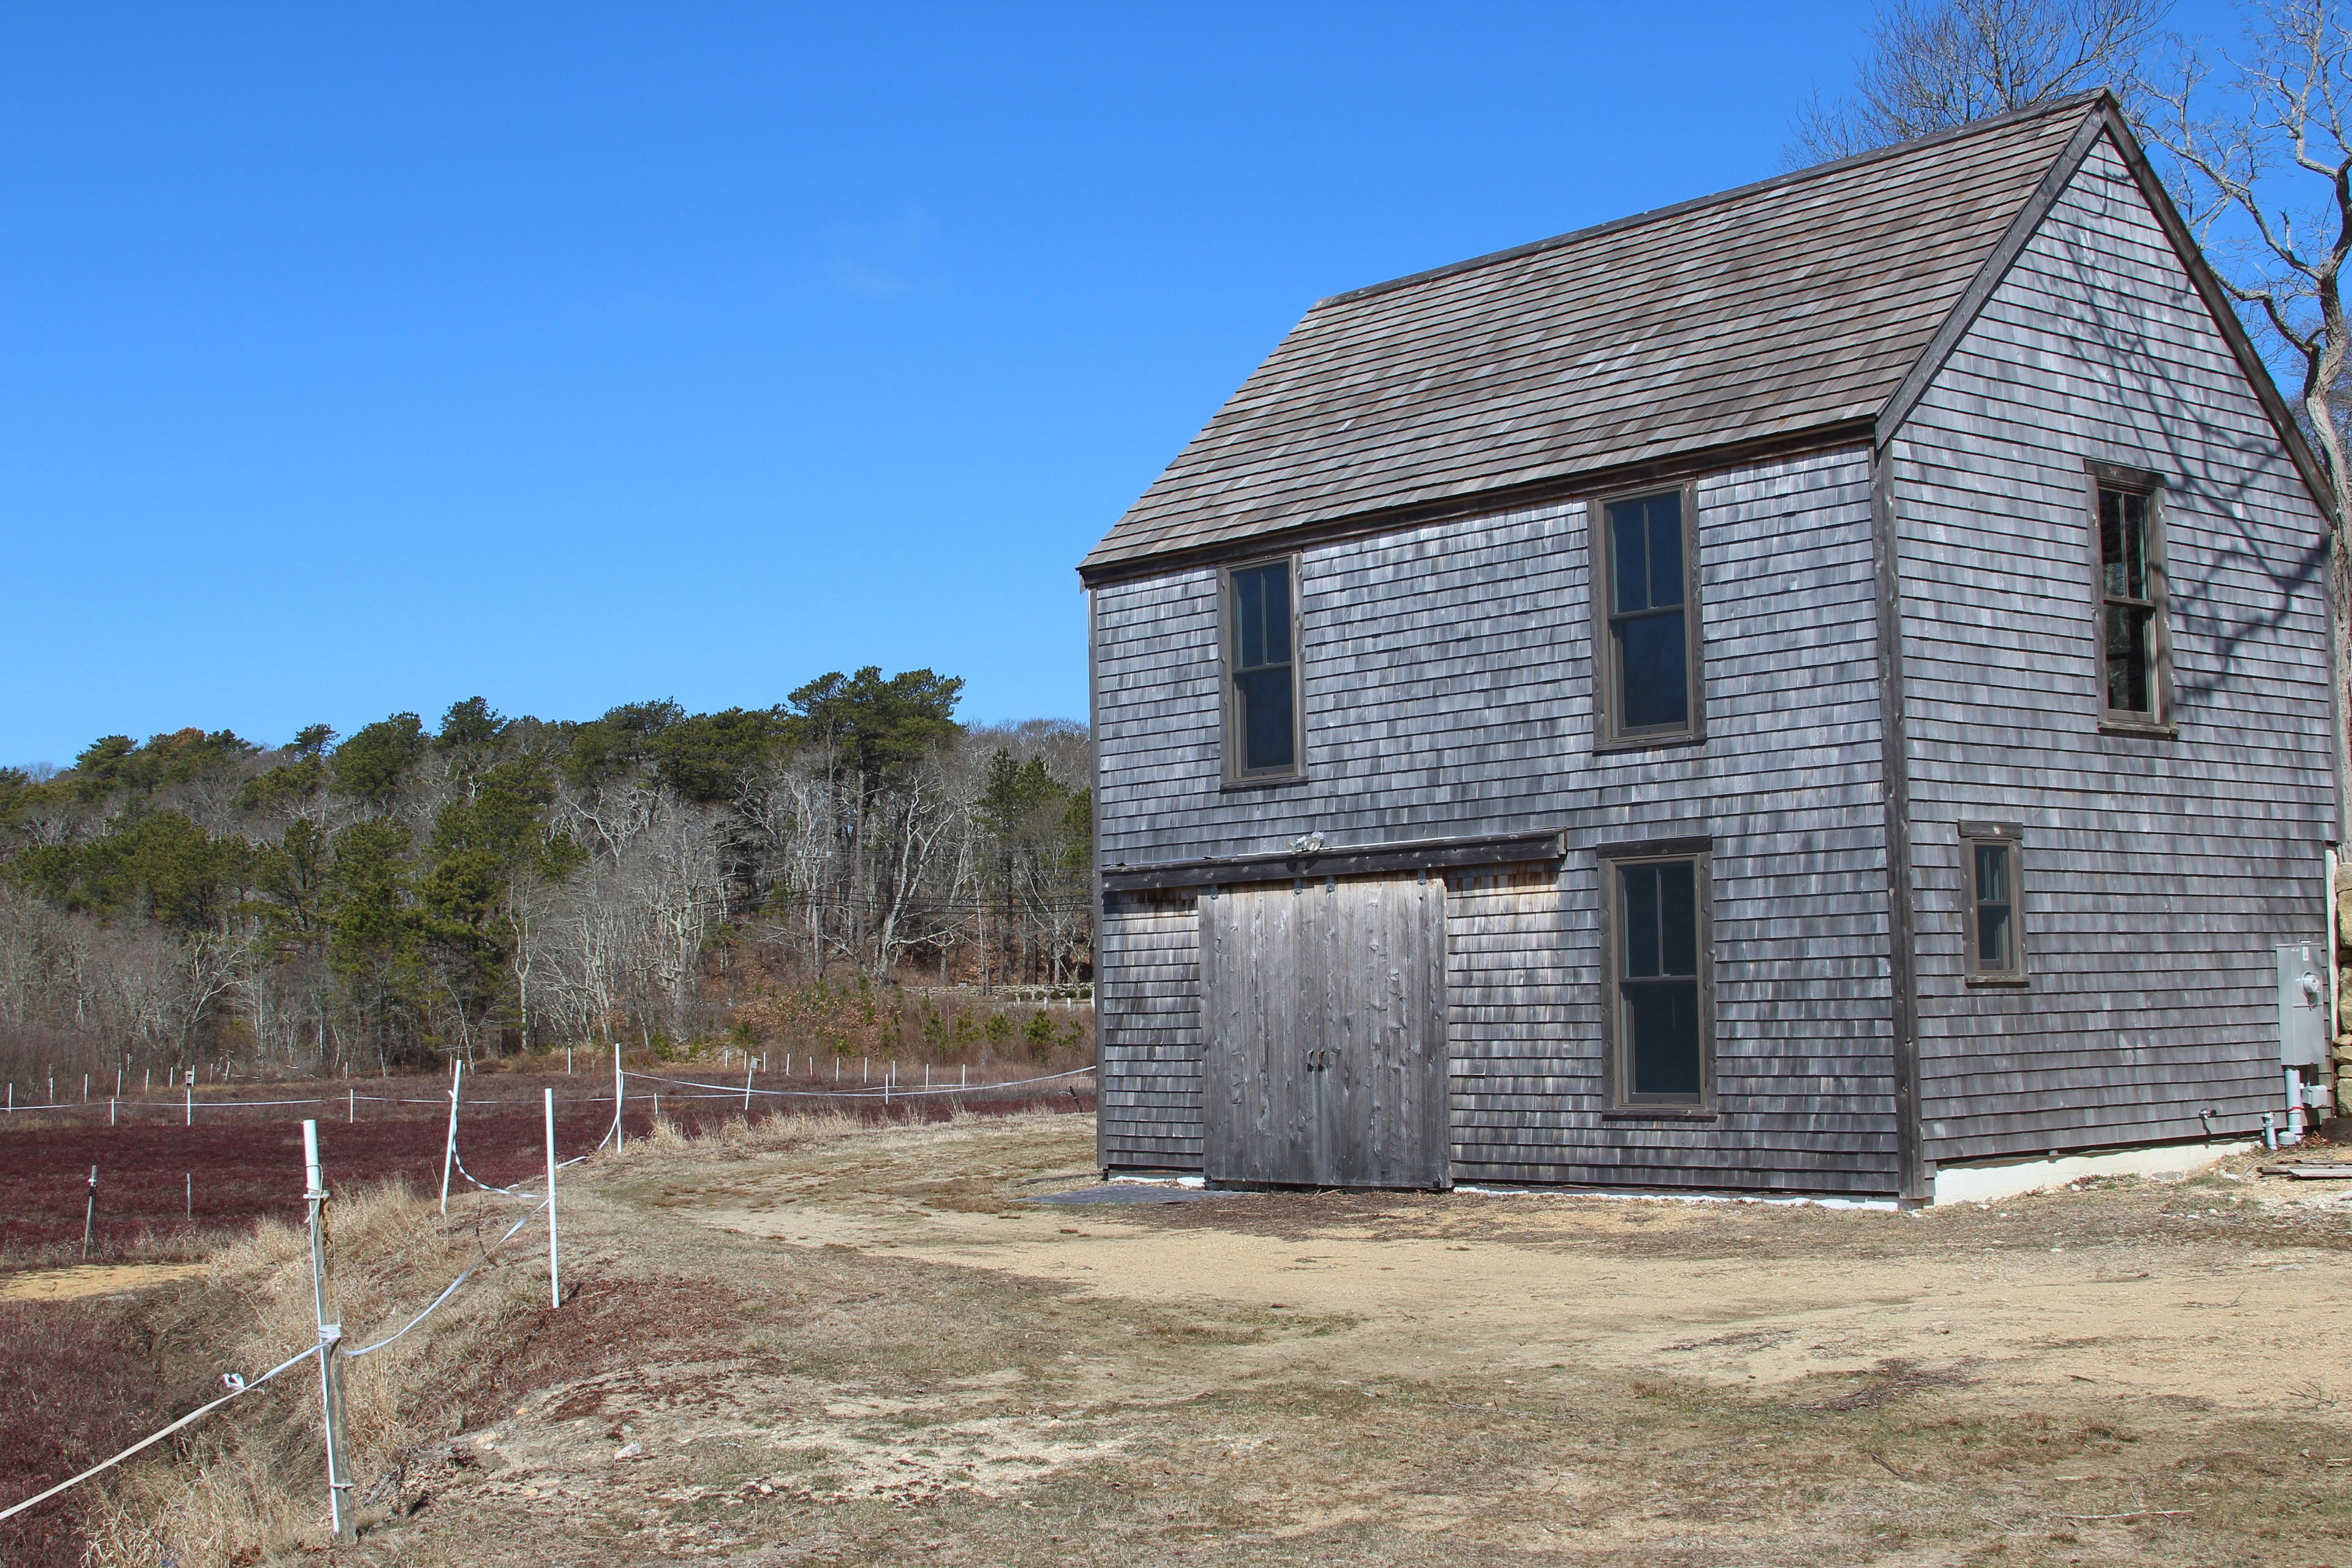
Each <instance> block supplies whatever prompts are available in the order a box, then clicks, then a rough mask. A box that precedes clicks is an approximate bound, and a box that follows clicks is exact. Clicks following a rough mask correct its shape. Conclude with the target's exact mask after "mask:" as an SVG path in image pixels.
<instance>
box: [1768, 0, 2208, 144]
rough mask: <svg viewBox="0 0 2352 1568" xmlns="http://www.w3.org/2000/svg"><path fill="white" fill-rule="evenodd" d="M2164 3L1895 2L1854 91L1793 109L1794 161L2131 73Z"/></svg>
mask: <svg viewBox="0 0 2352 1568" xmlns="http://www.w3.org/2000/svg"><path fill="white" fill-rule="evenodd" d="M2164 9H2165V6H2164V4H2163V0H1896V3H1895V4H1894V5H1889V6H1887V7H1885V9H1883V10H1881V11H1880V12H1879V13H1878V16H1877V18H1876V20H1875V21H1874V23H1873V24H1872V26H1871V31H1870V38H1871V52H1870V54H1869V56H1868V57H1867V58H1864V60H1863V61H1862V62H1861V63H1860V65H1859V66H1858V68H1857V69H1856V71H1855V80H1854V89H1853V92H1852V93H1851V94H1849V95H1847V96H1845V97H1843V98H1838V99H1833V100H1826V101H1824V100H1822V98H1820V97H1819V96H1818V95H1816V96H1815V98H1814V99H1813V100H1812V101H1811V103H1809V104H1808V105H1807V106H1806V107H1805V108H1804V109H1803V110H1801V111H1800V112H1799V114H1798V116H1797V126H1796V131H1795V133H1794V135H1793V137H1792V139H1791V140H1790V144H1789V147H1788V149H1787V153H1786V158H1787V161H1788V163H1790V165H1791V166H1792V167H1793V166H1798V165H1801V164H1806V163H1824V162H1827V161H1828V160H1830V159H1832V158H1847V157H1852V156H1853V154H1855V153H1867V152H1869V151H1870V150H1871V149H1873V148H1874V147H1884V146H1887V145H1890V144H1892V143H1894V142H1907V141H1909V140H1910V139H1911V138H1913V137H1915V136H1927V135H1930V134H1932V133H1934V132H1938V131H1949V130H1951V129H1953V128H1954V127H1956V126H1960V125H1965V124H1967V123H1968V122H1969V121H1972V120H1982V119H1985V118H1987V117H1989V116H1990V115H1995V114H2000V113H2002V112H2004V111H2005V110H2012V109H2024V108H2027V107H2029V106H2030V105H2032V104H2036V103H2042V102H2046V101H2048V100H2051V99H2053V98H2063V97H2065V96H2066V95H2067V94H2069V93H2074V92H2087V91H2089V90H2091V89H2095V88H2098V87H2104V86H2110V85H2116V84H2121V83H2125V82H2128V81H2130V80H2132V79H2135V78H2136V77H2137V74H2138V72H2139V67H2140V61H2141V58H2142V57H2143V56H2144V55H2145V53H2146V52H2147V49H2148V47H2149V46H2150V45H2151V44H2152V43H2154V42H2155V40H2156V37H2157V29H2158V25H2159V24H2160V23H2161V21H2162V20H2163V15H2164Z"/></svg>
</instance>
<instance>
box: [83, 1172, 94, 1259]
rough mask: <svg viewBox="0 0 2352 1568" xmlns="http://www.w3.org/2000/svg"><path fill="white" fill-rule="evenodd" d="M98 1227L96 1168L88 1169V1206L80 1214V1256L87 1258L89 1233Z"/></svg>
mask: <svg viewBox="0 0 2352 1568" xmlns="http://www.w3.org/2000/svg"><path fill="white" fill-rule="evenodd" d="M97 1227H98V1167H97V1166H96V1165H92V1166H91V1167H90V1168H89V1207H88V1208H86V1209H84V1210H82V1214H81V1255H82V1257H83V1258H85V1259H87V1258H89V1238H90V1233H91V1232H92V1231H94V1230H95V1229H97Z"/></svg>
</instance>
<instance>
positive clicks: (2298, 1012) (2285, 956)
mask: <svg viewBox="0 0 2352 1568" xmlns="http://www.w3.org/2000/svg"><path fill="white" fill-rule="evenodd" d="M2322 947H2323V944H2322V943H2319V942H2290V943H2287V944H2286V945H2284V946H2283V947H2281V948H2280V949H2279V950H2278V1002H2279V1065H2280V1066H2281V1067H2290V1068H2315V1067H2324V1066H2326V1062H2327V959H2326V955H2325V954H2324V952H2322V951H2321V950H2322Z"/></svg>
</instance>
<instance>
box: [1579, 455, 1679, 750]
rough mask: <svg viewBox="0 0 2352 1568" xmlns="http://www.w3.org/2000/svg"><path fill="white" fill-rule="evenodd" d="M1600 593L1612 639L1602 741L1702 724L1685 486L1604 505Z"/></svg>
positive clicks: (1674, 733) (1606, 656) (1643, 737)
mask: <svg viewBox="0 0 2352 1568" xmlns="http://www.w3.org/2000/svg"><path fill="white" fill-rule="evenodd" d="M1599 510H1600V511H1601V526H1600V527H1599V528H1598V529H1597V530H1595V532H1596V534H1597V535H1598V537H1599V541H1600V550H1599V552H1598V553H1599V555H1600V556H1601V560H1600V561H1599V562H1597V563H1596V564H1597V565H1599V567H1600V568H1601V570H1600V571H1599V573H1598V574H1596V576H1597V582H1598V584H1599V585H1598V587H1597V588H1596V590H1595V592H1596V595H1597V596H1598V597H1599V598H1600V599H1601V616H1600V617H1599V618H1600V622H1601V626H1600V627H1599V628H1598V629H1599V631H1600V633H1601V637H1602V638H1603V640H1604V641H1605V644H1606V647H1605V649H1604V651H1603V656H1602V657H1603V660H1604V661H1605V662H1604V663H1603V666H1602V668H1603V670H1604V673H1603V674H1602V677H1601V680H1602V683H1603V687H1604V689H1602V690H1601V691H1600V692H1599V693H1597V694H1596V695H1597V696H1598V697H1599V699H1600V701H1599V708H1600V710H1601V715H1602V726H1603V728H1602V731H1601V741H1602V742H1603V743H1604V744H1612V743H1623V742H1634V743H1638V742H1643V741H1651V740H1672V739H1677V738H1681V737H1684V736H1687V735H1691V734H1694V733H1696V731H1697V710H1698V693H1697V691H1696V686H1695V683H1694V681H1693V679H1692V677H1693V668H1692V666H1693V663H1694V658H1695V649H1696V641H1697V639H1696V637H1694V636H1693V635H1692V634H1693V631H1694V629H1695V623H1694V620H1693V616H1692V610H1693V605H1692V604H1691V591H1692V583H1693V575H1694V574H1693V573H1692V570H1691V568H1692V565H1693V563H1692V560H1691V555H1692V551H1693V545H1694V541H1693V539H1692V538H1691V532H1690V521H1691V520H1690V516H1689V500H1688V497H1687V495H1686V494H1685V491H1683V490H1680V489H1674V490H1662V491H1660V492H1658V493H1656V494H1654V495H1645V496H1630V497H1626V498H1623V499H1622V500H1612V501H1609V502H1606V503H1605V504H1603V505H1602V506H1601V508H1600V509H1599Z"/></svg>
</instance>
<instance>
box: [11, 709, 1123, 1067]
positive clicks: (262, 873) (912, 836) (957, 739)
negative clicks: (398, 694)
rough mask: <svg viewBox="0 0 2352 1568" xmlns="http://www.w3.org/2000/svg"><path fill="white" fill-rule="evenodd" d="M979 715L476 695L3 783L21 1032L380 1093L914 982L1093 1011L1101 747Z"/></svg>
mask: <svg viewBox="0 0 2352 1568" xmlns="http://www.w3.org/2000/svg"><path fill="white" fill-rule="evenodd" d="M961 686H962V682H961V681H960V680H958V679H953V678H951V677H945V676H940V675H936V674H934V673H932V672H931V671H929V670H912V671H908V672H907V673H905V674H901V675H897V676H893V677H889V678H887V679H886V678H885V677H884V676H883V675H882V674H881V672H880V671H879V670H878V669H875V668H866V669H861V670H858V671H857V672H856V674H854V675H842V674H838V673H836V674H831V675H827V676H824V677H823V678H822V679H817V680H814V681H812V682H810V683H809V684H808V685H806V686H803V687H802V688H801V689H799V690H797V691H795V692H793V694H792V696H791V697H790V698H789V699H788V700H786V701H784V702H782V703H781V704H779V705H777V706H775V707H773V708H767V709H758V710H748V709H730V710H726V711H723V712H716V713H688V712H687V711H685V710H683V709H681V708H680V707H679V706H678V705H677V704H676V703H674V702H642V703H633V704H630V705H628V706H625V707H621V708H615V709H614V710H612V711H610V712H608V713H606V714H604V717H602V718H600V719H596V720H593V721H586V722H570V721H543V720H539V719H531V718H520V719H509V718H506V717H504V716H502V715H500V714H499V713H497V712H495V711H493V710H491V708H490V706H489V705H488V703H487V702H486V701H484V700H482V699H480V698H473V699H469V700H467V701H463V702H459V703H457V704H456V705H455V706H453V707H451V708H450V709H449V710H448V711H447V712H446V713H445V714H444V715H442V717H441V720H440V723H439V725H438V727H437V728H428V727H427V726H426V725H425V722H424V721H422V720H421V719H420V717H419V716H418V715H416V714H414V713H396V714H394V715H393V716H392V717H390V718H387V719H383V720H381V721H377V722H375V723H373V724H370V725H368V726H366V727H365V728H364V729H362V730H360V731H357V732H356V733H354V734H352V735H351V736H349V737H348V738H339V737H338V736H337V735H336V733H335V732H334V731H332V730H331V729H329V728H328V727H327V726H325V725H313V726H311V727H310V728H309V729H306V730H303V731H300V732H299V733H298V734H297V735H296V736H295V737H294V738H293V740H292V741H291V742H289V743H287V744H285V745H283V746H276V747H271V746H263V745H257V744H255V743H253V742H247V741H246V740H244V739H241V738H240V737H238V736H236V735H235V734H233V733H231V732H229V731H201V730H193V729H191V730H182V731H177V732H175V733H172V734H166V735H157V736H155V737H153V738H152V739H150V740H149V741H147V742H145V743H143V744H140V743H135V742H132V741H131V739H130V738H129V737H127V736H121V735H112V736H108V737H106V738H104V739H102V740H100V741H99V742H96V743H95V744H93V745H91V746H90V747H89V749H88V750H87V751H85V752H82V753H81V755H80V756H79V757H78V758H77V759H76V760H75V763H74V765H73V767H72V768H71V769H69V770H67V771H64V772H57V773H49V772H47V770H27V769H0V1031H5V1034H6V1035H7V1037H8V1039H9V1041H11V1042H13V1043H14V1044H15V1046H16V1049H14V1050H12V1051H11V1052H10V1054H11V1055H14V1056H19V1057H22V1056H25V1055H26V1053H30V1054H31V1055H34V1056H37V1055H39V1054H41V1053H42V1052H44V1051H46V1052H47V1053H48V1054H49V1055H51V1056H52V1057H53V1058H54V1057H55V1056H56V1053H57V1050H58V1046H59V1044H60V1043H61V1042H63V1043H69V1044H78V1045H79V1046H81V1047H85V1048H84V1049H82V1050H78V1051H76V1052H75V1053H74V1055H76V1056H79V1057H80V1058H82V1059H84V1060H85V1061H87V1060H89V1059H90V1058H91V1057H92V1056H93V1055H95V1057H96V1058H97V1059H99V1060H100V1061H101V1062H107V1063H112V1064H117V1065H120V1064H129V1065H130V1066H131V1067H132V1068H152V1069H154V1070H155V1071H156V1072H157V1076H158V1078H159V1079H160V1078H161V1077H162V1076H163V1068H166V1067H178V1068H187V1067H190V1066H192V1065H194V1064H195V1063H197V1062H219V1061H228V1062H235V1063H239V1064H251V1065H252V1066H253V1067H257V1068H262V1069H264V1070H294V1071H301V1070H309V1069H310V1068H314V1067H318V1068H326V1069H328V1070H332V1069H334V1068H336V1067H337V1066H338V1065H339V1064H340V1065H345V1066H355V1067H357V1066H363V1067H366V1068H370V1069H371V1070H373V1069H374V1068H377V1067H379V1066H390V1067H397V1066H403V1065H415V1064H422V1063H427V1062H435V1061H438V1060H441V1059H444V1058H446V1057H448V1056H450V1055H452V1054H456V1055H463V1056H465V1057H467V1058H470V1059H474V1060H477V1061H479V1060H480V1059H482V1058H485V1057H488V1056H495V1055H497V1054H499V1053H502V1052H510V1051H515V1050H520V1049H532V1048H545V1047H551V1046H554V1045H560V1044H563V1043H567V1042H572V1041H591V1040H605V1039H616V1038H617V1039H622V1040H625V1041H631V1042H634V1043H635V1045H636V1046H638V1047H646V1048H652V1049H656V1050H659V1049H663V1048H666V1047H682V1046H685V1045H688V1044H689V1043H691V1042H695V1041H707V1040H709V1039H711V1038H714V1037H717V1036H718V1035H719V1033H720V1032H722V1031H726V1030H730V1029H731V1030H733V1031H734V1034H735V1037H737V1038H738V1039H740V1040H748V1039H750V1038H752V1037H755V1035H756V1034H757V1032H758V1030H759V1029H760V1028H761V1027H762V1026H763V1025H764V1024H765V1023H767V1022H768V1021H772V1020H775V1019H778V1018H782V1017H789V1016H794V1015H795V1013H796V1011H805V1010H806V1009H805V1008H800V1009H795V1008H794V1007H792V1006H785V1005H780V1004H779V1002H778V998H779V997H780V996H782V995H784V994H788V993H791V994H818V995H824V994H840V995H842V996H844V997H847V996H850V995H852V994H857V995H862V996H865V997H866V998H867V1000H866V1001H865V1002H862V1003H860V1004H859V1008H860V1011H861V1015H862V1016H872V1015H873V1003H872V1001H871V998H872V997H873V996H874V995H875V994H887V993H888V992H890V990H891V988H892V987H894V986H897V985H898V984H900V983H902V982H920V983H923V984H983V985H989V986H1002V985H1008V984H1011V985H1035V986H1064V985H1070V984H1076V983H1078V982H1081V981H1083V980H1085V979H1087V978H1088V977H1089V975H1090V973H1091V963H1092V938H1093V927H1092V922H1091V920H1090V918H1089V916H1090V909H1089V901H1088V857H1089V853H1090V845H1091V834H1090V829H1089V816H1090V812H1091V802H1090V798H1089V795H1088V793H1087V787H1086V785H1087V737H1086V732H1085V730H1084V728H1083V726H1080V725H1077V724H1074V723H1069V722H1065V721H1030V722H1026V723H1021V724H1014V725H1003V726H967V725H964V724H961V723H960V722H959V721H957V719H956V718H955V710H956V707H957V702H958V700H959V697H960V694H961ZM794 987H797V988H799V989H798V992H797V993H793V988H794ZM811 988H814V992H812V990H811ZM752 1003H758V1004H761V1005H747V1004H752ZM739 1007H740V1008H741V1010H742V1016H741V1017H740V1018H739V1017H738V1016H737V1012H738V1009H739ZM890 1011H891V1012H893V1013H895V1012H897V1011H898V1008H897V1007H896V1006H895V1005H894V1006H893V1007H892V1008H891V1009H890ZM0 1043H6V1042H0ZM795 1043H803V1044H805V1043H807V1042H804V1041H803V1042H795ZM845 1043H846V1042H844V1044H845ZM133 1076H134V1077H136V1076H137V1074H136V1073H135V1072H134V1075H133Z"/></svg>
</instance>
